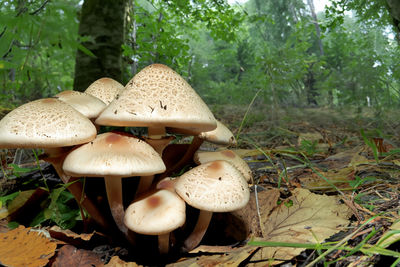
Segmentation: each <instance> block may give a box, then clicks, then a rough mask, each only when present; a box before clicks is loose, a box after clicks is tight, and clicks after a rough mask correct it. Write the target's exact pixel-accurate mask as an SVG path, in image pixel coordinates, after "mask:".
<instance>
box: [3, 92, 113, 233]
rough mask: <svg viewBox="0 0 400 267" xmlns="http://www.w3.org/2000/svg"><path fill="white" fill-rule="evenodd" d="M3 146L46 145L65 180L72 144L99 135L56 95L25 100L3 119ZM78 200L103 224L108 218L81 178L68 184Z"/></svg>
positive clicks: (89, 123)
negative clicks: (65, 164)
mask: <svg viewBox="0 0 400 267" xmlns="http://www.w3.org/2000/svg"><path fill="white" fill-rule="evenodd" d="M0 136H1V138H0V148H43V149H44V152H45V154H46V155H48V158H47V159H46V160H47V161H49V162H50V163H52V164H53V166H54V168H55V170H56V171H57V173H58V175H59V176H60V178H61V180H62V181H63V182H64V183H68V182H69V178H70V177H68V176H67V175H66V174H65V173H64V172H63V171H62V168H61V164H62V161H63V158H64V157H65V154H66V153H65V151H68V150H69V149H70V148H69V147H70V146H74V145H78V144H82V143H87V142H90V141H91V140H93V139H94V138H95V136H96V128H95V126H94V125H93V123H92V122H91V121H90V120H89V119H88V118H86V117H85V116H83V115H82V114H81V113H79V112H78V111H76V110H75V109H74V108H72V107H71V106H70V105H68V104H66V103H64V102H62V101H60V100H57V99H55V98H45V99H39V100H35V101H32V102H29V103H26V104H24V105H22V106H20V107H18V108H16V109H14V110H12V111H11V112H10V113H8V114H7V115H6V116H5V117H4V118H3V119H2V120H1V121H0ZM68 190H69V191H70V192H71V193H72V194H73V195H74V197H75V199H76V200H77V202H78V204H79V205H80V206H82V207H83V208H84V209H86V210H87V212H88V213H89V214H90V215H91V216H92V218H93V219H94V220H95V221H96V222H97V223H98V224H99V225H100V226H102V227H103V228H107V221H106V220H105V219H104V217H103V216H102V215H101V213H100V211H99V210H98V209H97V207H96V206H95V204H94V203H93V202H92V201H91V200H90V199H89V198H87V197H86V196H85V194H84V193H83V187H82V184H81V183H80V182H74V183H72V184H71V185H70V186H68Z"/></svg>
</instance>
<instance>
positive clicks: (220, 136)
mask: <svg viewBox="0 0 400 267" xmlns="http://www.w3.org/2000/svg"><path fill="white" fill-rule="evenodd" d="M199 137H200V138H201V139H204V140H206V141H208V142H211V143H214V144H218V145H236V138H235V136H233V133H232V132H231V131H230V130H229V129H228V127H226V126H225V125H224V124H223V123H222V122H220V121H218V120H217V128H215V129H214V130H212V131H208V132H202V133H200V134H199Z"/></svg>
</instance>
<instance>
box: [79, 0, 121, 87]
mask: <svg viewBox="0 0 400 267" xmlns="http://www.w3.org/2000/svg"><path fill="white" fill-rule="evenodd" d="M127 2H128V0H114V1H109V0H85V1H84V3H83V5H82V11H81V20H80V24H79V35H80V36H88V37H90V38H91V39H92V40H89V41H87V42H84V43H82V45H83V46H84V47H86V48H87V49H89V50H90V51H91V52H92V53H93V54H94V55H95V57H93V56H90V55H87V54H86V53H84V52H82V51H81V50H78V52H77V54H76V64H75V79H74V90H77V91H84V90H86V88H87V87H88V86H89V85H90V84H91V83H92V82H94V81H95V80H97V79H99V78H102V77H110V78H113V79H115V80H117V81H119V82H122V81H121V80H122V48H121V45H122V44H123V42H124V36H125V15H126V10H127Z"/></svg>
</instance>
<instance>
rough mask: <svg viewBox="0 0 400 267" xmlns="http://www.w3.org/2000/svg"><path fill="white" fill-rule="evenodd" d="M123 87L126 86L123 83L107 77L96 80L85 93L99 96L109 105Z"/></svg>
mask: <svg viewBox="0 0 400 267" xmlns="http://www.w3.org/2000/svg"><path fill="white" fill-rule="evenodd" d="M123 89H124V86H123V85H122V84H120V83H119V82H117V81H116V80H114V79H111V78H106V77H105V78H100V79H98V80H96V81H94V82H93V83H92V84H91V85H89V87H88V88H87V89H86V90H85V93H87V94H90V95H92V96H95V97H97V98H98V99H100V100H102V101H103V102H104V103H106V105H108V104H110V103H111V101H113V100H114V98H115V97H116V96H117V95H118V93H119V92H120V91H122V90H123Z"/></svg>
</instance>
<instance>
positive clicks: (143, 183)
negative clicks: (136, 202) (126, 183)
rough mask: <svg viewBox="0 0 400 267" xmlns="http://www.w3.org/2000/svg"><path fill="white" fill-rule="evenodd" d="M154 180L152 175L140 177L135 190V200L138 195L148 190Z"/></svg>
mask: <svg viewBox="0 0 400 267" xmlns="http://www.w3.org/2000/svg"><path fill="white" fill-rule="evenodd" d="M153 180H154V175H149V176H140V180H139V185H138V187H137V189H136V194H135V199H136V198H137V197H138V196H140V194H142V193H145V192H146V191H148V190H149V188H150V187H151V185H152V183H153Z"/></svg>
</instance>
